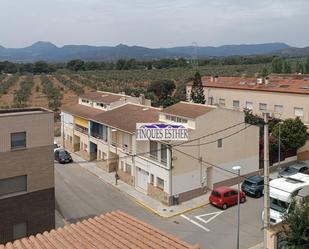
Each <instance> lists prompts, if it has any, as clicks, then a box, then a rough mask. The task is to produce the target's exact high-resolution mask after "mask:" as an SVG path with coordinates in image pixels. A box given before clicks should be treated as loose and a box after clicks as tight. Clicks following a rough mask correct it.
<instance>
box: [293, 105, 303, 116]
mask: <svg viewBox="0 0 309 249" xmlns="http://www.w3.org/2000/svg"><path fill="white" fill-rule="evenodd" d="M294 115H295V116H296V117H303V116H304V108H300V107H295V108H294Z"/></svg>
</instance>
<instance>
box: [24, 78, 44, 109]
mask: <svg viewBox="0 0 309 249" xmlns="http://www.w3.org/2000/svg"><path fill="white" fill-rule="evenodd" d="M33 82H34V85H33V87H32V89H31V95H30V97H29V100H28V105H29V106H39V107H45V108H48V100H47V96H46V95H45V94H44V93H43V92H42V90H43V87H42V84H41V79H40V76H39V75H35V76H34V77H33Z"/></svg>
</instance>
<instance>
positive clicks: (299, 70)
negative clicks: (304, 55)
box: [296, 61, 305, 73]
mask: <svg viewBox="0 0 309 249" xmlns="http://www.w3.org/2000/svg"><path fill="white" fill-rule="evenodd" d="M304 71H305V70H304V65H303V63H301V62H299V61H297V62H296V73H304Z"/></svg>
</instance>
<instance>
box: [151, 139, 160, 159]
mask: <svg viewBox="0 0 309 249" xmlns="http://www.w3.org/2000/svg"><path fill="white" fill-rule="evenodd" d="M150 157H151V158H153V159H157V158H158V144H157V142H154V141H150Z"/></svg>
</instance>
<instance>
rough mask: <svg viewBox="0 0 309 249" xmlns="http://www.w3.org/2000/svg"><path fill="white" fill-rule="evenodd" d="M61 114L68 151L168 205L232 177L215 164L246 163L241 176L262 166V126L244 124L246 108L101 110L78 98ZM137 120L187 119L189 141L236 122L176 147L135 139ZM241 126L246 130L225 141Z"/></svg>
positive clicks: (194, 106) (184, 105) (132, 107)
mask: <svg viewBox="0 0 309 249" xmlns="http://www.w3.org/2000/svg"><path fill="white" fill-rule="evenodd" d="M82 98H83V97H82ZM112 104H113V103H110V105H111V106H112ZM62 117H63V144H64V145H65V146H66V148H67V149H69V150H71V151H74V152H76V153H78V154H79V155H81V156H82V157H83V158H84V159H86V160H93V161H95V162H96V164H97V166H98V167H100V168H102V169H104V170H106V171H108V172H113V171H117V174H118V175H119V177H120V179H121V180H122V181H124V182H126V183H128V184H130V185H131V186H133V187H134V188H136V189H137V190H138V191H140V192H143V193H145V194H147V195H149V196H151V197H153V198H154V199H157V200H159V201H161V202H162V203H164V204H166V205H171V204H173V201H174V199H175V198H178V200H179V201H186V200H189V199H192V198H194V197H196V196H199V195H202V194H204V193H206V191H207V189H212V188H213V187H214V186H215V185H218V184H220V183H222V182H224V181H226V180H228V179H230V178H233V177H234V176H233V175H232V174H228V173H227V172H224V171H222V170H219V169H218V168H216V167H213V166H212V165H217V166H219V167H223V168H226V169H228V170H231V169H232V166H234V165H242V166H243V170H242V171H243V172H242V174H247V173H248V174H249V173H252V172H255V171H257V170H258V167H259V129H258V128H257V127H255V126H250V127H246V124H245V123H244V113H243V112H239V111H235V110H229V109H222V108H217V107H215V106H206V105H199V104H193V103H187V102H180V103H178V104H175V105H173V106H170V107H168V108H165V109H163V110H162V109H159V108H154V107H151V106H145V105H141V104H136V103H128V102H126V103H122V104H120V105H117V106H115V107H113V108H110V109H107V110H102V109H98V108H93V107H90V106H87V105H85V104H84V102H83V101H81V100H80V101H79V104H77V105H75V106H71V107H64V108H63V110H62ZM136 123H166V124H173V123H183V124H184V125H185V126H187V127H188V129H189V140H191V139H195V138H198V137H200V136H203V135H205V134H211V133H213V132H215V131H218V130H221V129H222V130H224V129H225V128H226V127H229V126H233V125H235V124H237V125H236V126H235V127H234V128H230V129H229V130H226V131H222V132H220V133H217V134H215V135H212V136H209V137H207V138H205V139H200V141H194V142H191V143H187V144H186V145H187V146H180V145H179V146H178V144H177V142H169V141H138V140H136V134H135V131H136ZM239 130H243V131H242V132H239V133H236V134H235V135H234V136H232V137H230V138H229V139H227V140H225V139H222V138H223V137H224V136H225V135H228V134H231V133H235V132H237V131H239ZM209 141H212V142H211V143H208V144H204V145H203V143H206V142H209ZM198 142H199V143H200V144H201V145H198V144H197V143H198ZM184 153H185V154H187V155H185V154H184ZM188 154H189V155H191V157H190V156H188ZM192 156H193V158H192ZM201 159H202V160H205V161H207V162H209V163H210V164H207V163H202V162H201Z"/></svg>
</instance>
